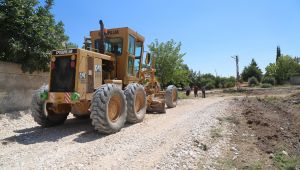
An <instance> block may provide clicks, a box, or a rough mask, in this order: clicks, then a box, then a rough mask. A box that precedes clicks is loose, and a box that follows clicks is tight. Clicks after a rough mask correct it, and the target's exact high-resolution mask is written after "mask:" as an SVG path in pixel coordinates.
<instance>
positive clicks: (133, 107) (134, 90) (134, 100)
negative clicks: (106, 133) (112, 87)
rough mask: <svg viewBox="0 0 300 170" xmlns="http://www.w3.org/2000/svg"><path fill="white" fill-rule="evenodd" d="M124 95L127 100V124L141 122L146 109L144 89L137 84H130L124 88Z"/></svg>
mask: <svg viewBox="0 0 300 170" xmlns="http://www.w3.org/2000/svg"><path fill="white" fill-rule="evenodd" d="M124 93H125V96H126V100H127V118H126V120H127V122H129V123H139V122H142V121H143V119H144V117H145V114H146V109H147V99H146V92H145V90H144V87H143V86H142V85H140V84H137V83H131V84H128V85H127V86H126V88H125V92H124Z"/></svg>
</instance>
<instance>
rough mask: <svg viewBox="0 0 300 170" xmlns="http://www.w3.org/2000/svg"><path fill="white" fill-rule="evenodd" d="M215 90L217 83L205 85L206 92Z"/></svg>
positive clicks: (210, 82)
mask: <svg viewBox="0 0 300 170" xmlns="http://www.w3.org/2000/svg"><path fill="white" fill-rule="evenodd" d="M214 88H215V83H214V82H213V81H208V82H207V83H206V84H205V89H206V90H211V89H214Z"/></svg>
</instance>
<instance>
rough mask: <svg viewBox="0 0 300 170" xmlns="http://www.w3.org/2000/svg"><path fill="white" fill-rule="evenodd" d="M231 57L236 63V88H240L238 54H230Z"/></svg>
mask: <svg viewBox="0 0 300 170" xmlns="http://www.w3.org/2000/svg"><path fill="white" fill-rule="evenodd" d="M231 58H233V59H235V64H236V84H235V85H236V89H237V90H240V82H239V81H240V73H239V56H238V55H236V56H231Z"/></svg>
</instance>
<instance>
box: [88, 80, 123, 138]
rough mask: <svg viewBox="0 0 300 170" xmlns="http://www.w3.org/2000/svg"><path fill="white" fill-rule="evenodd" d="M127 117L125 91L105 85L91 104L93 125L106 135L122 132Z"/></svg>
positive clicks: (94, 96) (111, 85)
mask: <svg viewBox="0 0 300 170" xmlns="http://www.w3.org/2000/svg"><path fill="white" fill-rule="evenodd" d="M126 117H127V110H126V99H125V95H124V93H123V91H122V90H121V89H119V88H118V87H117V86H116V85H113V84H104V85H102V86H101V87H100V88H98V89H97V90H96V92H95V93H94V95H93V99H92V104H91V115H90V118H91V119H92V125H93V126H94V128H95V130H97V131H98V132H100V133H104V134H112V133H116V132H118V131H120V129H121V128H122V127H123V126H124V124H125V121H126Z"/></svg>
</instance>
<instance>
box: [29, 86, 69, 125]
mask: <svg viewBox="0 0 300 170" xmlns="http://www.w3.org/2000/svg"><path fill="white" fill-rule="evenodd" d="M44 91H48V86H42V87H41V88H40V89H38V90H37V91H36V93H35V94H34V95H33V97H32V102H31V115H32V117H33V119H34V121H35V122H37V123H38V124H39V125H41V126H43V127H49V126H55V125H59V124H63V123H64V122H65V120H66V119H67V117H68V114H69V113H60V114H55V113H53V112H50V111H47V109H46V108H45V107H46V103H45V101H43V100H41V98H40V94H41V93H43V92H44Z"/></svg>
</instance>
